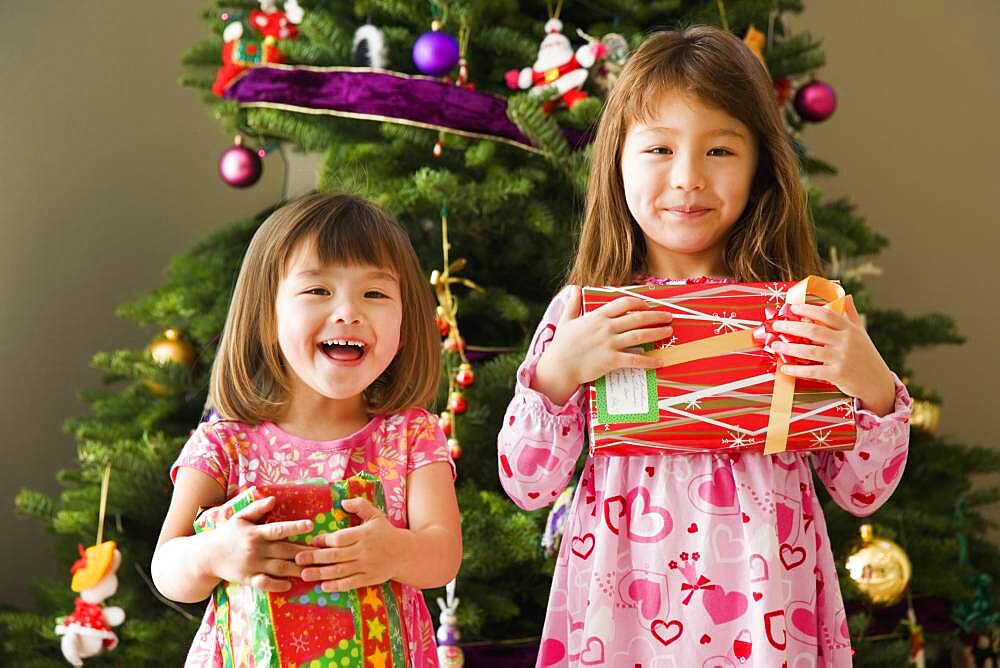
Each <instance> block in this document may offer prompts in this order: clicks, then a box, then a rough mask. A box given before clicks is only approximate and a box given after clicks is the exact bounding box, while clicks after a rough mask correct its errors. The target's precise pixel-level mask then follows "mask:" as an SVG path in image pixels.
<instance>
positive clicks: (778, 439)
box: [646, 276, 847, 455]
mask: <svg viewBox="0 0 1000 668" xmlns="http://www.w3.org/2000/svg"><path fill="white" fill-rule="evenodd" d="M809 295H812V296H814V297H819V298H820V299H822V300H823V301H824V302H826V303H825V304H824V305H823V307H824V308H828V309H830V310H831V311H833V312H834V313H838V314H843V313H844V307H845V300H846V299H847V293H846V292H844V288H842V287H841V286H840V284H839V283H835V282H833V281H831V280H828V279H826V278H823V277H821V276H808V277H806V278H804V279H802V280H801V281H799V282H798V283H796V284H794V285H793V286H792V287H790V288H789V289H788V292H786V293H785V304H787V305H792V304H805V303H806V297H807V296H809ZM754 331H755V330H753V329H743V330H740V331H738V332H730V333H728V334H719V335H718V336H709V337H707V338H704V339H699V340H697V341H691V342H690V343H682V344H681V345H678V346H671V347H670V348H661V349H657V350H651V351H649V352H647V353H646V354H647V355H650V356H651V357H658V358H660V359H662V360H665V361H666V365H665V366H672V365H674V364H681V363H683V362H691V361H693V360H699V359H704V358H706V357H715V356H717V355H725V354H726V353H731V352H736V351H737V350H745V349H747V348H755V347H758V346H759V345H760V344H759V342H758V341H757V340H756V339H755V338H754ZM794 397H795V378H793V377H792V376H789V375H788V374H786V373H783V372H782V371H781V369H780V366H779V367H778V368H777V369H776V370H775V373H774V391H773V392H772V393H771V413H770V416H769V417H768V422H767V440H766V441H765V442H764V454H765V455H770V454H774V453H776V452H784V451H785V448H786V447H787V444H788V428H789V425H790V424H791V419H792V401H793V399H794Z"/></svg>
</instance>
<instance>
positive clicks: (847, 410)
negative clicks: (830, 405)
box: [837, 401, 854, 419]
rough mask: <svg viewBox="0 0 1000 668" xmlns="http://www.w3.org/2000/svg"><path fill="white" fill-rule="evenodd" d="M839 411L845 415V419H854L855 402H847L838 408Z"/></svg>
mask: <svg viewBox="0 0 1000 668" xmlns="http://www.w3.org/2000/svg"><path fill="white" fill-rule="evenodd" d="M837 410H839V411H840V412H841V413H843V414H844V419H849V418H853V417H854V402H853V401H845V402H844V403H842V404H840V405H839V406H837Z"/></svg>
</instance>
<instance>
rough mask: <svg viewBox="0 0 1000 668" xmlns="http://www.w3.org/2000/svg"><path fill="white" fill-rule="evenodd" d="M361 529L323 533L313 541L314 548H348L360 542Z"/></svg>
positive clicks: (354, 528)
mask: <svg viewBox="0 0 1000 668" xmlns="http://www.w3.org/2000/svg"><path fill="white" fill-rule="evenodd" d="M360 529H361V527H351V528H349V529H341V530H340V531H334V532H333V533H321V534H320V535H318V536H316V537H314V538H313V539H312V544H313V547H348V546H350V545H354V544H355V543H357V542H358V533H359V530H360Z"/></svg>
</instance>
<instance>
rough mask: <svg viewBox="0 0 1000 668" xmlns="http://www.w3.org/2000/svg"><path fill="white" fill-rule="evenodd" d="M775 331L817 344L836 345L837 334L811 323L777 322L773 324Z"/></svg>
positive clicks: (827, 328)
mask: <svg viewBox="0 0 1000 668" xmlns="http://www.w3.org/2000/svg"><path fill="white" fill-rule="evenodd" d="M771 326H772V327H774V331H776V332H781V333H782V334H791V335H792V336H801V337H802V338H804V339H809V340H810V341H815V342H816V343H836V341H837V334H836V332H835V331H834V330H832V329H830V328H829V327H826V326H824V325H815V324H813V323H809V322H795V321H794V320H775V321H774V322H773V323H771Z"/></svg>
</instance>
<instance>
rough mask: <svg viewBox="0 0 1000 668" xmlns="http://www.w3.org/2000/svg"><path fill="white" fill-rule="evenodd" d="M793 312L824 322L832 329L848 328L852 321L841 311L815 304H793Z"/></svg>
mask: <svg viewBox="0 0 1000 668" xmlns="http://www.w3.org/2000/svg"><path fill="white" fill-rule="evenodd" d="M792 313H794V314H795V315H801V316H802V317H804V318H809V319H810V320H814V321H816V322H820V323H823V324H824V325H826V326H827V327H829V328H830V329H847V327H848V326H849V325H850V324H851V321H850V320H848V319H847V318H846V317H844V316H842V315H840V314H839V313H834V312H833V311H831V310H830V309H828V308H824V307H822V306H817V305H815V304H792Z"/></svg>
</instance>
